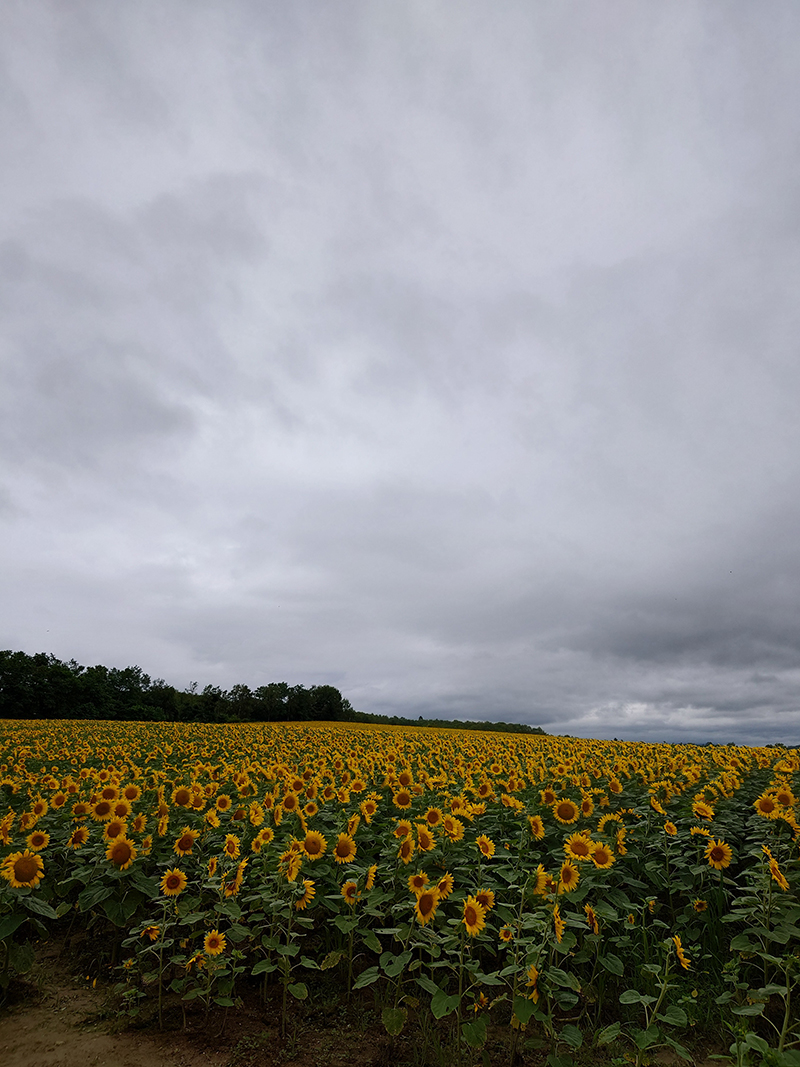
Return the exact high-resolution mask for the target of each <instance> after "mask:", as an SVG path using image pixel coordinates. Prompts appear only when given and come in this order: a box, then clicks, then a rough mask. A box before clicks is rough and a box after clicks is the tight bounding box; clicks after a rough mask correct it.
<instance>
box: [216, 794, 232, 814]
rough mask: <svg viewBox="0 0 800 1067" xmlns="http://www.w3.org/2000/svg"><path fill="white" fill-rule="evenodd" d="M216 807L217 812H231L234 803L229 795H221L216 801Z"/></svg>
mask: <svg viewBox="0 0 800 1067" xmlns="http://www.w3.org/2000/svg"><path fill="white" fill-rule="evenodd" d="M214 807H215V808H216V809H217V811H230V810H231V808H232V807H233V801H232V800H231V798H230V797H229V796H228V794H227V793H220V795H219V796H218V797H217V799H216V800H215V801H214Z"/></svg>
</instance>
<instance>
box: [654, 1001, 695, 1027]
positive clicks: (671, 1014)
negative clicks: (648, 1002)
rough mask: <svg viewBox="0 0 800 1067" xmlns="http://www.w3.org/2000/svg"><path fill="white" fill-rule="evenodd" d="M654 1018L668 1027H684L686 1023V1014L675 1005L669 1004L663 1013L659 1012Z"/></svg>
mask: <svg viewBox="0 0 800 1067" xmlns="http://www.w3.org/2000/svg"><path fill="white" fill-rule="evenodd" d="M656 1018H657V1019H659V1020H660V1021H661V1022H662V1023H667V1025H668V1026H686V1024H687V1022H688V1019H687V1018H686V1012H685V1011H684V1010H683V1008H679V1007H678V1006H677V1004H670V1005H669V1007H668V1008H665V1009H664V1011H661V1012H659V1013H658V1015H657V1016H656Z"/></svg>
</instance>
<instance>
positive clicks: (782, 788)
mask: <svg viewBox="0 0 800 1067" xmlns="http://www.w3.org/2000/svg"><path fill="white" fill-rule="evenodd" d="M775 799H776V800H777V801H778V803H779V804H783V806H784V807H785V808H792V807H794V805H795V803H796V801H795V797H794V793H793V792H792V791H791V789H790V788H789V786H788V785H779V786H778V787H777V788H776V789H775ZM52 803H53V805H54V806H55V799H54V800H53V801H52Z"/></svg>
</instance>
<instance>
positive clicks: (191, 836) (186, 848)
mask: <svg viewBox="0 0 800 1067" xmlns="http://www.w3.org/2000/svg"><path fill="white" fill-rule="evenodd" d="M199 836H200V834H199V832H198V831H197V830H190V829H189V827H188V826H184V828H183V829H182V830H181V836H180V837H179V838H178V839H177V841H176V842H175V844H174V845H173V846H172V851H173V852H177V854H178V855H179V856H191V854H192V849H193V848H194V843H195V841H196V840H197V839H198V837H199Z"/></svg>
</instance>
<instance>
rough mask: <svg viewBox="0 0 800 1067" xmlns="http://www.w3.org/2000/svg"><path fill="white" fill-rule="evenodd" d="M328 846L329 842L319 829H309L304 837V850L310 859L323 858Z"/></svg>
mask: <svg viewBox="0 0 800 1067" xmlns="http://www.w3.org/2000/svg"><path fill="white" fill-rule="evenodd" d="M327 847H328V842H327V841H326V840H325V837H324V835H323V834H321V833H320V832H319V830H309V831H308V833H307V834H306V836H305V837H304V838H303V852H305V854H306V856H308V858H309V859H310V860H318V859H321V858H322V856H323V855H324V853H325V850H326V849H327Z"/></svg>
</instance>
